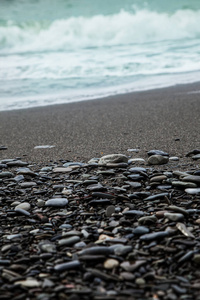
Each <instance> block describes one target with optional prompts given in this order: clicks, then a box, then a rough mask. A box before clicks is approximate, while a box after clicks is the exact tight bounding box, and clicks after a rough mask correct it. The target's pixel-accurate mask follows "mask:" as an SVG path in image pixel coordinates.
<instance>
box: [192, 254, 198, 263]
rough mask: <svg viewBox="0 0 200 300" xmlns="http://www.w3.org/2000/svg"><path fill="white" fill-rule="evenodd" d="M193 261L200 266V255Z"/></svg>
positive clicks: (196, 255)
mask: <svg viewBox="0 0 200 300" xmlns="http://www.w3.org/2000/svg"><path fill="white" fill-rule="evenodd" d="M192 260H193V262H195V264H198V265H200V254H195V255H194V257H193V259H192Z"/></svg>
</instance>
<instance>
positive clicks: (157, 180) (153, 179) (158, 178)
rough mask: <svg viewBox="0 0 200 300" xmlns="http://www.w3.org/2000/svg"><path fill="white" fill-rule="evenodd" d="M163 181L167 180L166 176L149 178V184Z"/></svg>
mask: <svg viewBox="0 0 200 300" xmlns="http://www.w3.org/2000/svg"><path fill="white" fill-rule="evenodd" d="M165 179H167V176H165V175H160V176H154V177H151V179H150V182H160V181H163V180H165Z"/></svg>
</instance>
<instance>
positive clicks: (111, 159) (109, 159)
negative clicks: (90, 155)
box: [98, 154, 128, 165]
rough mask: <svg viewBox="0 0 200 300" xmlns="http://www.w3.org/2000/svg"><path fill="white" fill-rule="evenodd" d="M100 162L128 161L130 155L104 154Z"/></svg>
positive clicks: (101, 163) (103, 163)
mask: <svg viewBox="0 0 200 300" xmlns="http://www.w3.org/2000/svg"><path fill="white" fill-rule="evenodd" d="M98 163H99V165H107V164H108V163H111V164H113V163H128V157H127V156H126V155H123V154H109V155H105V156H102V157H101V158H100V160H99V162H98Z"/></svg>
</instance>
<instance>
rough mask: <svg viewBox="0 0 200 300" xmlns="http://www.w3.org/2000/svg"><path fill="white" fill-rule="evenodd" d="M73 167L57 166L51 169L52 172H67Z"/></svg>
mask: <svg viewBox="0 0 200 300" xmlns="http://www.w3.org/2000/svg"><path fill="white" fill-rule="evenodd" d="M72 170H73V169H72V168H70V167H68V168H65V167H57V168H54V169H53V172H54V173H69V172H71V171H72Z"/></svg>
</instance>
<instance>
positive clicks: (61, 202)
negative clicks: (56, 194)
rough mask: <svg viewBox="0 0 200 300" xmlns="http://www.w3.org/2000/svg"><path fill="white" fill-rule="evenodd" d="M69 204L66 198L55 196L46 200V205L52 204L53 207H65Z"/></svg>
mask: <svg viewBox="0 0 200 300" xmlns="http://www.w3.org/2000/svg"><path fill="white" fill-rule="evenodd" d="M67 204H68V200H67V199H66V198H53V199H49V200H47V201H46V202H45V206H52V207H64V206H66V205H67Z"/></svg>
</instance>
